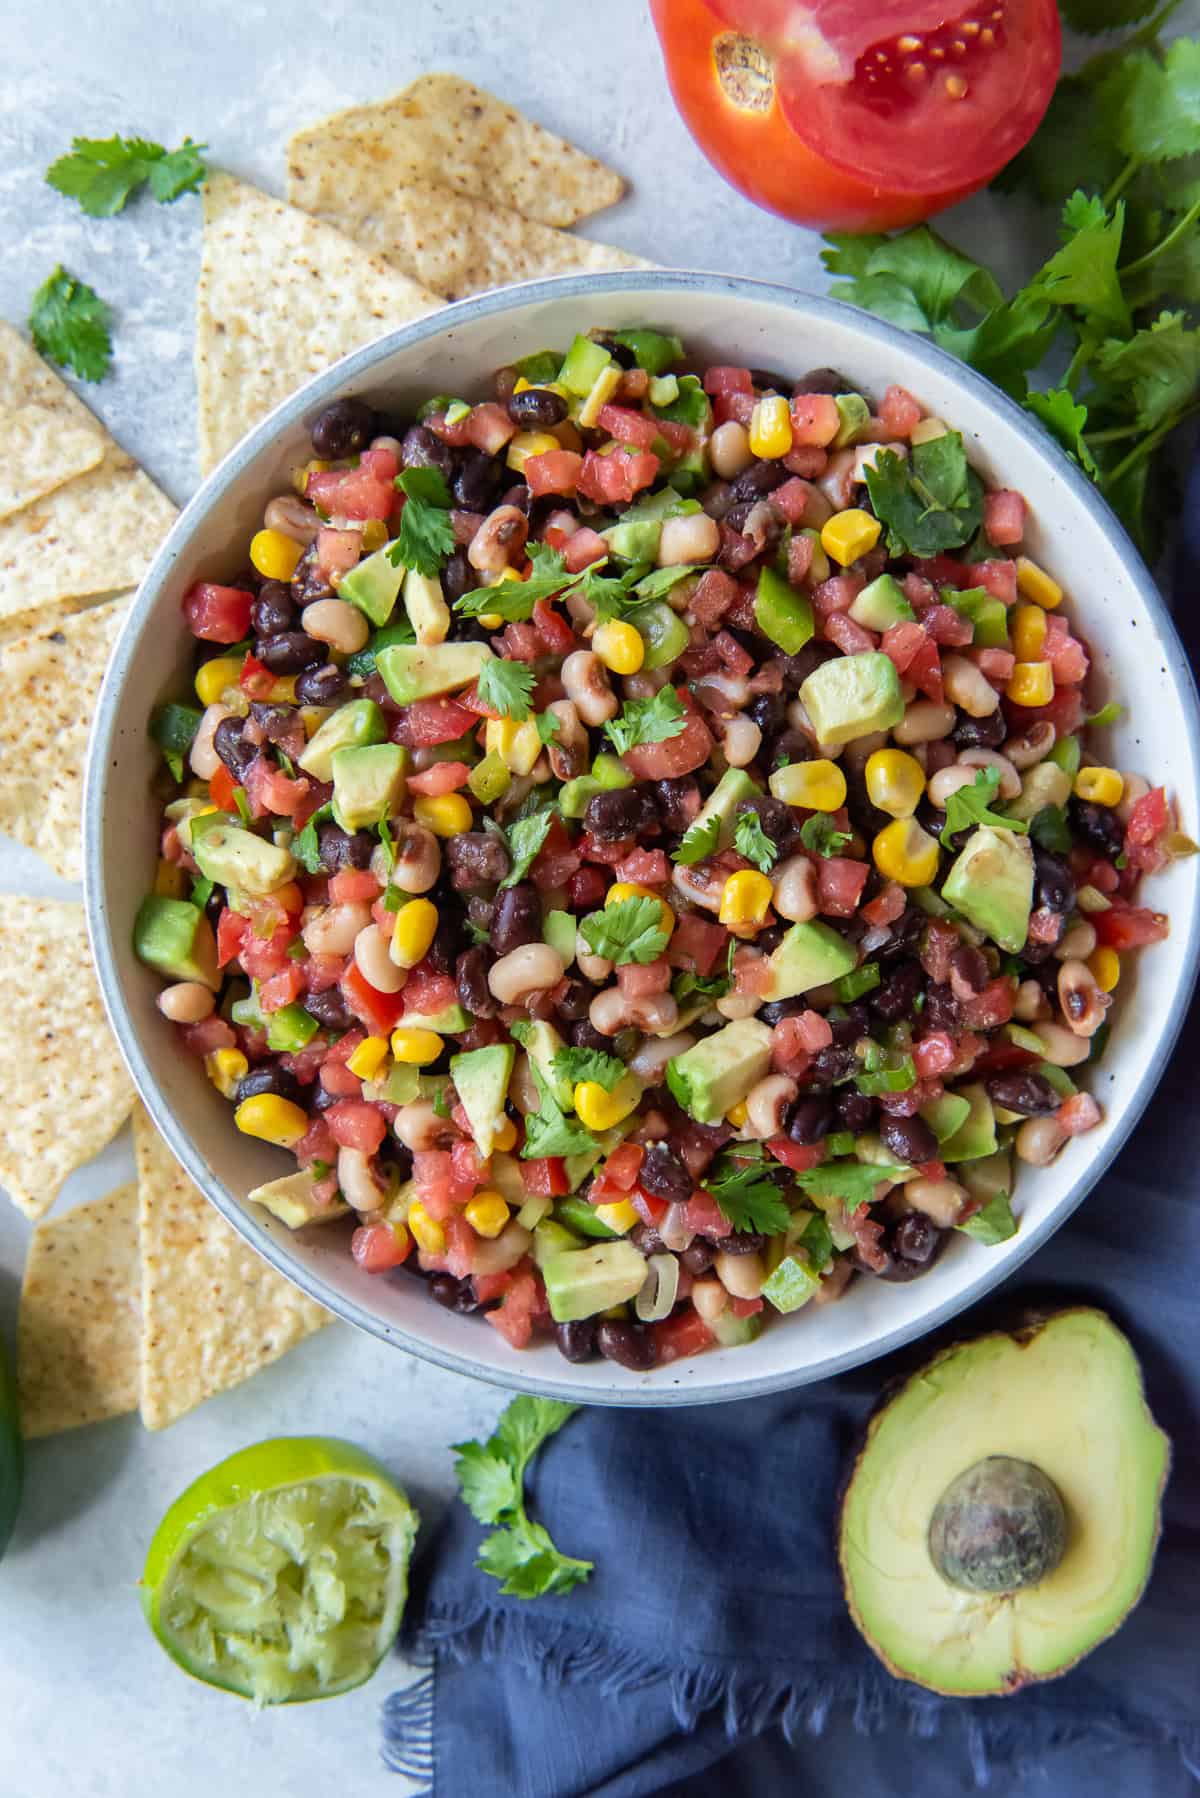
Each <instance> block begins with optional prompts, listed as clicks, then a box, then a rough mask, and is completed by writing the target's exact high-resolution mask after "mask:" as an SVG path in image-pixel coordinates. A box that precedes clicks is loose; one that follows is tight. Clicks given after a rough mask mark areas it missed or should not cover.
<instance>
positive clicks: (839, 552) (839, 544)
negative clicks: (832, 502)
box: [821, 506, 883, 568]
mask: <svg viewBox="0 0 1200 1798" xmlns="http://www.w3.org/2000/svg"><path fill="white" fill-rule="evenodd" d="M882 528H883V527H882V525H881V524H880V522H879V520H878V519H877V518H872V517H871V514H870V513H869V512H864V511H863V509H862V507H861V506H851V507H849V509H848V510H847V511H845V512H835V513H834V515H833V517H832V518H828V519H826V521H825V523H824V524H823V525H822V526H821V548H822V549H823V550H824V551H825V554H826V555H827V556H832V557H833V559H834V561H835V562H840V563H841V565H842V567H843V568H849V566H850V564H851V562H857V561H858V558H859V557H860V556H865V555H866V553H867V551H868V550H870V549H874V547H875V545H876V544H877V543H878V542H879V533H880V531H881V530H882Z"/></svg>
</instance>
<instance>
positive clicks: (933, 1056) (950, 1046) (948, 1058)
mask: <svg viewBox="0 0 1200 1798" xmlns="http://www.w3.org/2000/svg"><path fill="white" fill-rule="evenodd" d="M954 1053H955V1051H954V1038H953V1037H952V1036H950V1035H948V1034H947V1032H946V1031H944V1030H931V1031H930V1033H929V1035H928V1036H923V1037H922V1038H921V1040H920V1042H919V1043H914V1044H913V1051H912V1058H913V1066H914V1067H915V1068H916V1070H917V1075H918V1077H919V1078H920V1079H922V1080H933V1079H936V1077H937V1076H938V1075H939V1074H945V1073H947V1072H948V1071H949V1069H950V1068H952V1067H953V1066H954Z"/></svg>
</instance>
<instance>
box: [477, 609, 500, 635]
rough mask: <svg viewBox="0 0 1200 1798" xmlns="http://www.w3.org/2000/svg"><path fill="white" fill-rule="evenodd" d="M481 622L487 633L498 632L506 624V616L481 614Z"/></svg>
mask: <svg viewBox="0 0 1200 1798" xmlns="http://www.w3.org/2000/svg"><path fill="white" fill-rule="evenodd" d="M479 622H480V624H481V625H482V626H483V628H484V630H485V631H498V630H499V629H500V626H501V625H502V624H503V623H504V614H503V613H502V612H481V613H480V614H479Z"/></svg>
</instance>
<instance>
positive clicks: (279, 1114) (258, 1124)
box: [233, 1093, 308, 1149]
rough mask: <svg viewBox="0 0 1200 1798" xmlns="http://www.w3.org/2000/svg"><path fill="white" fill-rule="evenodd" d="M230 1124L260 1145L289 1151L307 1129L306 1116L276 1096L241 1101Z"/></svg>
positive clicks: (289, 1102) (306, 1114) (272, 1094)
mask: <svg viewBox="0 0 1200 1798" xmlns="http://www.w3.org/2000/svg"><path fill="white" fill-rule="evenodd" d="M233 1121H234V1123H235V1124H236V1125H237V1127H238V1129H239V1130H240V1131H241V1132H242V1134H243V1136H257V1137H258V1138H259V1139H260V1140H261V1141H262V1142H273V1143H277V1144H278V1145H279V1147H280V1148H281V1149H287V1148H290V1147H291V1145H292V1144H293V1143H294V1142H299V1141H300V1138H301V1137H302V1136H303V1135H304V1133H305V1131H306V1130H307V1129H308V1113H307V1112H304V1111H301V1109H300V1107H299V1105H293V1104H292V1101H291V1100H290V1099H281V1098H280V1097H279V1095H278V1094H277V1093H255V1095H254V1097H253V1098H252V1099H243V1100H242V1102H241V1104H240V1105H239V1106H238V1108H237V1110H236V1111H235V1112H234V1114H233Z"/></svg>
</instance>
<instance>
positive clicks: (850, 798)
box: [845, 768, 892, 842]
mask: <svg viewBox="0 0 1200 1798" xmlns="http://www.w3.org/2000/svg"><path fill="white" fill-rule="evenodd" d="M845 774H846V810H847V811H848V812H849V814H850V822H851V824H853V826H854V828H855V830H857V831H860V832H861V833H862V835H863V836H864V837H866V839H867V841H868V842H871V841H872V840H873V839H874V838H875V837H877V836H878V835H879V833H880V831H881V830H885V829H886V828H887V826H888V825H889V824H890V823H891V822H892V820H891V818H890V817H889V816H888V814H887V813H886V812H882V811H880V809H879V807H878V806H876V805H873V804H872V803H871V797H870V795H869V793H868V792H867V782H866V776H865V775H864V774H863V772H862V770H861V769H859V768H847V769H846V770H845Z"/></svg>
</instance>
